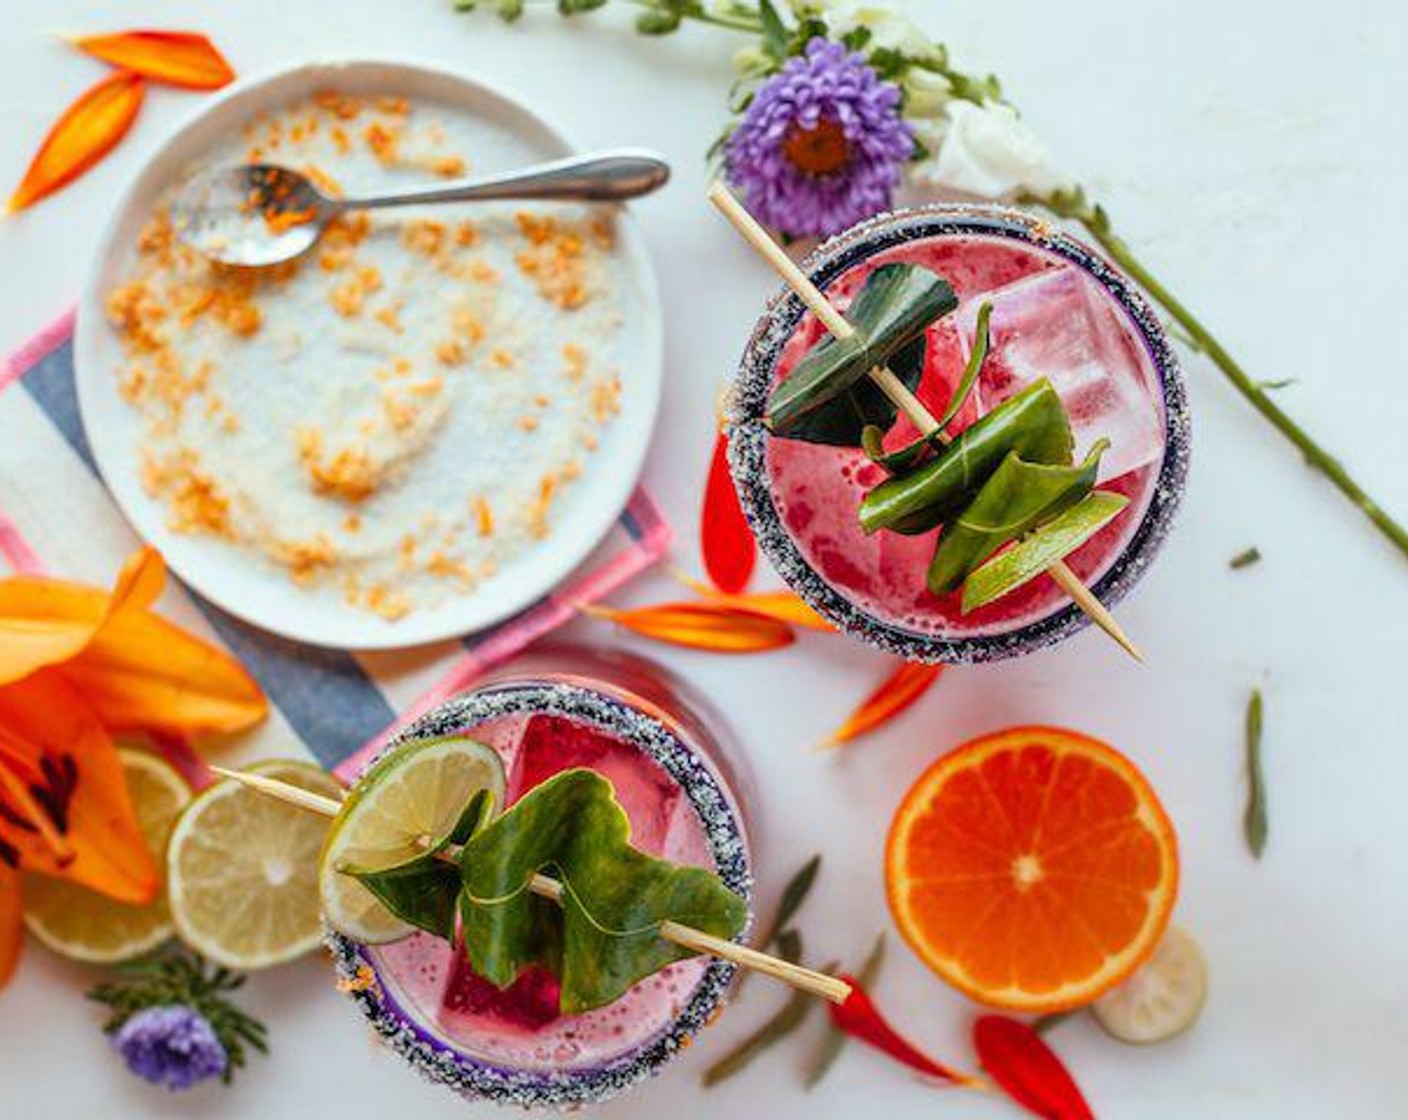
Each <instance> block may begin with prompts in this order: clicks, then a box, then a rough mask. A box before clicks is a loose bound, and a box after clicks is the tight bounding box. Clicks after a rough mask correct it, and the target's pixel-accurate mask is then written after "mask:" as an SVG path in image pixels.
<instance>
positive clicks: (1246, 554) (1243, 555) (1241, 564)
mask: <svg viewBox="0 0 1408 1120" xmlns="http://www.w3.org/2000/svg"><path fill="white" fill-rule="evenodd" d="M1260 559H1261V552H1260V550H1259V549H1257V548H1256V547H1255V546H1253V547H1252V548H1248V549H1244V550H1243V551H1241V552H1239V553H1237V555H1236V556H1234V557H1232V559H1231V560H1229V561H1227V566H1228V567H1229V568H1233V569H1237V568H1249V567H1251V566H1252V565H1253V564H1255V563H1256V562H1257V561H1258V560H1260Z"/></svg>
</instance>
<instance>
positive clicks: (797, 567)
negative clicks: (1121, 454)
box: [728, 205, 1191, 664]
mask: <svg viewBox="0 0 1408 1120" xmlns="http://www.w3.org/2000/svg"><path fill="white" fill-rule="evenodd" d="M974 233H977V234H986V235H990V236H995V237H1008V238H1011V239H1013V240H1015V241H1022V242H1025V243H1027V244H1029V245H1034V246H1036V247H1038V248H1041V249H1045V250H1047V251H1049V252H1051V253H1054V254H1056V255H1057V256H1060V257H1062V258H1064V259H1065V260H1067V261H1070V262H1071V263H1073V264H1076V265H1079V266H1080V267H1081V268H1083V269H1084V270H1085V271H1086V272H1088V273H1089V274H1090V275H1091V276H1093V277H1094V278H1095V279H1096V280H1097V281H1099V282H1100V284H1101V285H1103V286H1104V288H1105V289H1106V290H1107V291H1108V292H1109V293H1110V294H1111V295H1112V296H1114V297H1115V299H1116V300H1117V301H1118V302H1119V304H1120V306H1121V307H1123V308H1124V310H1125V311H1126V312H1127V313H1128V315H1129V317H1130V319H1131V321H1132V322H1133V323H1134V326H1135V328H1136V330H1137V332H1138V334H1139V336H1140V338H1141V339H1142V341H1143V343H1144V347H1145V349H1146V351H1147V352H1148V354H1149V357H1150V360H1151V361H1152V362H1153V364H1154V368H1155V369H1156V370H1157V372H1158V375H1159V381H1160V384H1161V386H1162V389H1163V399H1164V417H1165V423H1164V437H1165V447H1164V457H1163V463H1162V465H1161V467H1160V469H1159V476H1158V479H1157V480H1156V482H1155V485H1154V490H1153V495H1152V497H1151V498H1150V501H1149V506H1148V508H1147V509H1146V510H1145V512H1144V518H1143V520H1142V521H1141V522H1140V524H1139V527H1138V529H1136V530H1135V533H1134V535H1133V536H1132V537H1131V538H1130V540H1129V542H1128V544H1127V545H1126V546H1125V548H1124V551H1123V552H1121V554H1120V555H1119V556H1118V557H1116V559H1115V561H1114V562H1113V563H1112V564H1111V565H1110V567H1109V568H1108V569H1107V570H1106V571H1105V573H1104V574H1103V575H1102V576H1101V577H1100V578H1099V580H1097V581H1096V583H1095V584H1094V585H1093V587H1092V590H1093V591H1094V592H1095V594H1096V595H1097V596H1099V598H1100V599H1101V600H1102V601H1103V602H1104V603H1105V604H1106V605H1107V606H1113V605H1114V604H1115V603H1118V602H1119V601H1120V599H1122V598H1123V597H1124V595H1125V593H1126V592H1127V591H1129V589H1130V588H1131V587H1133V586H1134V584H1135V583H1137V582H1138V580H1139V578H1140V576H1142V575H1143V573H1144V569H1145V568H1146V567H1148V565H1149V563H1150V561H1152V560H1153V558H1154V556H1155V555H1156V554H1157V553H1158V550H1159V547H1160V546H1161V545H1162V544H1163V542H1164V538H1165V537H1166V536H1167V535H1168V531H1169V527H1170V525H1171V524H1172V521H1173V514H1174V511H1175V510H1176V509H1177V508H1178V504H1179V502H1180V501H1181V500H1182V497H1183V491H1184V486H1185V483H1186V481H1187V476H1188V456H1189V451H1190V443H1191V432H1190V420H1189V415H1188V388H1187V384H1186V382H1185V381H1184V377H1183V371H1182V369H1181V368H1180V367H1179V364H1178V359H1177V357H1176V356H1175V355H1174V353H1173V349H1172V347H1171V346H1170V345H1169V341H1168V338H1167V336H1166V335H1165V334H1164V330H1163V326H1162V325H1161V324H1160V322H1159V319H1158V316H1157V315H1156V314H1155V312H1154V310H1153V308H1151V307H1150V306H1149V303H1148V301H1147V300H1145V298H1144V296H1143V295H1142V294H1141V293H1140V292H1139V290H1138V289H1137V288H1136V287H1135V285H1134V283H1133V282H1132V281H1131V280H1129V279H1128V278H1127V277H1125V276H1124V275H1123V274H1122V273H1121V272H1119V271H1118V270H1117V269H1116V268H1115V267H1114V266H1113V265H1111V264H1110V263H1109V262H1108V261H1106V260H1105V258H1104V257H1102V256H1101V255H1100V254H1099V253H1097V252H1095V251H1094V250H1093V249H1090V248H1088V247H1087V246H1085V245H1084V244H1082V243H1081V242H1079V241H1077V240H1076V239H1075V238H1073V237H1070V236H1069V235H1067V234H1065V233H1062V232H1060V231H1059V230H1055V229H1053V228H1052V227H1051V226H1050V225H1048V224H1047V223H1046V222H1043V221H1041V220H1040V219H1038V218H1035V217H1033V216H1032V215H1030V214H1025V213H1022V212H1021V211H1018V210H1012V209H1008V208H1006V207H999V206H965V205H930V206H922V207H917V208H914V209H908V210H896V211H894V212H893V213H887V214H879V215H877V216H876V217H874V218H871V219H869V220H868V221H865V222H862V223H860V224H859V225H856V226H853V227H851V228H850V229H849V230H847V231H845V232H844V233H840V234H837V235H836V236H835V237H833V238H831V239H829V240H828V241H825V242H823V243H822V244H821V245H820V246H818V248H817V249H816V250H815V252H813V253H812V254H811V255H810V256H809V257H808V258H807V259H806V260H805V261H803V262H802V267H803V269H804V270H805V271H806V273H807V274H808V275H809V276H810V277H811V279H812V281H813V282H814V283H816V284H817V285H818V286H820V287H822V288H824V287H825V286H826V285H827V284H829V283H830V282H831V281H832V280H834V279H836V277H838V276H840V275H841V274H842V273H844V272H846V271H847V270H848V269H850V268H852V267H853V266H855V265H856V264H859V263H860V262H861V261H864V260H866V259H867V258H869V257H872V256H874V255H875V254H877V253H880V252H883V251H885V250H887V249H891V248H894V247H895V246H897V245H902V244H904V243H906V242H909V241H917V240H919V239H921V238H928V237H939V236H953V235H960V234H974ZM804 310H805V308H804V307H803V304H802V301H801V299H800V298H798V296H797V295H796V293H794V292H792V291H791V290H790V289H784V290H783V291H781V292H780V293H778V294H777V295H775V296H774V297H773V298H772V299H771V300H770V301H769V303H768V309H767V311H766V313H765V314H764V315H763V317H762V318H761V319H759V320H758V325H757V326H756V327H755V328H754V329H753V334H752V336H751V337H750V339H749V340H748V347H747V349H746V350H745V351H744V353H743V359H742V361H741V363H740V364H739V367H738V373H737V374H736V376H735V378H734V383H733V387H732V391H731V393H730V398H729V405H728V421H729V425H728V429H729V441H728V459H729V469H730V471H731V473H732V474H733V479H734V483H735V485H736V486H737V488H738V492H739V497H740V499H741V500H742V504H743V512H744V514H745V516H746V517H747V519H748V524H749V525H750V526H751V527H752V530H753V534H754V535H755V536H756V537H757V540H758V544H759V546H760V547H761V548H762V550H763V552H764V554H765V555H766V556H767V558H768V560H769V561H770V562H771V563H772V565H773V567H774V568H775V569H776V570H777V573H778V575H780V576H781V577H782V579H783V581H784V582H786V584H787V585H788V586H789V587H791V588H792V590H794V591H795V592H797V594H798V595H800V596H801V597H802V598H803V599H804V600H806V602H807V603H808V604H809V605H810V606H811V607H813V608H814V609H815V610H816V611H817V612H818V613H820V614H821V615H822V616H823V617H825V618H826V619H827V620H828V621H830V622H832V623H834V624H835V625H836V627H837V628H838V629H840V630H842V631H844V632H845V633H848V634H853V635H855V636H856V637H858V638H860V639H861V640H862V641H864V642H867V643H869V644H870V645H872V646H875V647H877V648H879V649H882V650H884V651H885V652H886V653H891V654H894V655H896V656H899V657H903V658H906V659H907V660H910V661H928V662H943V663H945V664H974V663H978V662H984V661H1000V660H1003V659H1005V658H1008V657H1018V656H1021V655H1023V654H1027V653H1032V652H1034V651H1036V650H1039V649H1042V648H1044V647H1046V646H1050V645H1054V644H1055V643H1057V642H1060V641H1062V640H1064V639H1065V638H1068V637H1070V636H1071V635H1072V634H1074V633H1075V632H1076V631H1078V630H1080V629H1081V628H1082V627H1083V626H1085V625H1086V624H1087V623H1088V622H1089V621H1090V620H1089V619H1088V618H1086V616H1085V615H1084V614H1083V613H1082V612H1081V610H1080V609H1079V608H1078V607H1076V606H1075V604H1073V603H1067V604H1066V605H1065V606H1064V607H1061V608H1060V609H1058V610H1055V611H1053V612H1052V613H1051V614H1049V615H1047V616H1046V617H1045V618H1041V619H1037V620H1036V621H1034V622H1029V623H1026V624H1024V625H1023V626H1020V627H1018V628H1017V629H1016V630H1012V631H1009V632H1007V633H1003V634H973V635H965V636H962V637H943V636H940V635H936V634H922V633H919V632H917V631H914V630H910V629H907V628H905V627H901V626H897V625H895V624H893V623H891V622H887V621H885V620H883V619H880V618H876V617H875V616H874V615H873V614H871V613H869V612H868V611H865V610H862V609H861V608H860V607H858V606H857V605H856V604H854V603H852V602H851V601H850V600H849V599H847V598H846V597H845V596H844V595H843V594H842V593H841V592H840V591H838V590H837V589H836V588H834V587H832V586H831V584H830V583H828V582H827V581H826V579H825V578H824V577H823V576H822V575H821V573H819V572H818V571H817V570H816V569H815V568H813V567H812V566H811V564H810V563H809V562H808V561H807V559H806V557H805V556H803V555H802V552H801V550H800V549H799V548H798V547H797V544H796V542H795V541H794V540H793V539H792V536H791V534H790V533H789V532H788V531H787V527H786V525H785V524H784V523H783V520H782V516H781V514H780V513H779V512H778V509H777V507H776V505H775V504H774V502H773V496H772V487H771V485H770V483H769V479H768V471H767V460H766V455H767V441H768V439H769V438H771V437H770V436H769V434H768V431H767V428H766V426H765V425H764V423H763V416H764V414H765V412H766V410H767V399H768V391H769V389H770V388H771V386H772V382H773V375H774V373H775V371H776V368H777V363H778V361H779V360H780V358H781V356H782V350H783V347H784V346H785V345H786V344H787V340H788V339H790V338H791V337H792V335H793V333H795V331H796V329H797V326H798V324H799V323H800V322H801V320H802V315H803V313H804Z"/></svg>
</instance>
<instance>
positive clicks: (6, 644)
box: [0, 576, 108, 685]
mask: <svg viewBox="0 0 1408 1120" xmlns="http://www.w3.org/2000/svg"><path fill="white" fill-rule="evenodd" d="M107 607H108V597H107V595H105V594H104V593H103V592H101V591H98V590H96V589H94V588H89V587H79V586H77V585H76V584H72V583H63V582H61V581H59V580H54V579H42V578H38V577H35V576H15V577H13V578H11V579H4V580H0V685H3V684H6V683H8V682H9V681H14V680H19V679H20V678H21V677H24V676H28V675H29V674H30V673H32V672H34V671H35V670H36V669H42V668H43V667H44V666H45V665H56V664H58V663H59V662H61V661H67V660H68V659H69V658H70V657H73V656H74V655H75V654H77V653H78V651H79V650H81V649H82V648H83V647H84V646H86V645H87V644H88V642H89V641H90V640H91V639H92V637H93V634H94V632H95V631H96V630H97V629H98V626H99V625H100V624H101V623H102V621H103V618H104V617H105V616H106V613H107Z"/></svg>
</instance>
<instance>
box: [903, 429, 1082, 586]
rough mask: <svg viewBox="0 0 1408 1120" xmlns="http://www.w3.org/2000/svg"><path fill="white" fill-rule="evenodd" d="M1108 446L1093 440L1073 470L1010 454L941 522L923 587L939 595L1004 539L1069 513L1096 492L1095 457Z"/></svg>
mask: <svg viewBox="0 0 1408 1120" xmlns="http://www.w3.org/2000/svg"><path fill="white" fill-rule="evenodd" d="M1109 446H1110V441H1109V440H1107V439H1100V440H1096V442H1095V444H1094V446H1092V447H1091V449H1090V451H1089V453H1088V454H1087V455H1086V457H1085V461H1084V462H1083V463H1081V464H1079V465H1078V466H1074V467H1061V466H1053V465H1051V464H1048V463H1028V462H1027V461H1026V460H1024V459H1023V458H1022V457H1021V456H1020V455H1018V454H1017V453H1016V452H1015V451H1012V452H1009V453H1008V455H1007V458H1005V459H1003V460H1002V463H1001V464H1000V465H999V466H998V468H997V470H995V471H993V472H992V475H991V476H990V477H989V478H988V480H987V481H986V482H985V483H983V488H982V489H981V490H979V491H978V495H977V497H975V498H974V499H973V500H972V501H971V502H970V503H969V504H968V507H967V508H966V509H965V510H964V511H963V512H962V513H960V514H959V515H958V516H957V517H955V518H954V519H953V520H951V521H948V522H946V523H945V524H944V531H943V533H942V535H941V536H940V537H939V545H938V548H936V549H935V550H934V559H933V561H932V562H931V563H930V564H929V574H928V579H927V582H928V587H929V590H930V591H931V592H932V593H933V594H935V595H944V594H946V593H948V592H950V591H952V590H954V589H955V588H956V587H958V586H959V585H960V584H961V583H962V582H963V581H964V579H966V578H967V576H968V574H969V573H970V572H972V571H973V569H975V568H976V567H978V565H979V564H981V563H982V562H983V561H984V560H986V559H987V558H988V557H989V556H991V555H992V554H993V553H994V552H996V551H997V550H998V549H999V548H1001V547H1002V546H1003V545H1004V544H1006V543H1007V542H1008V541H1014V540H1017V539H1018V538H1020V537H1024V536H1026V535H1027V534H1028V533H1029V532H1031V531H1032V530H1033V529H1035V528H1036V527H1037V526H1038V525H1040V524H1041V523H1042V522H1044V521H1050V520H1051V519H1052V518H1053V517H1055V516H1057V515H1058V514H1060V513H1063V512H1064V511H1066V510H1068V509H1070V508H1071V507H1072V506H1073V505H1075V504H1076V503H1077V502H1079V501H1080V500H1081V499H1082V498H1084V497H1085V496H1086V495H1087V494H1089V493H1090V491H1091V490H1093V489H1094V488H1095V475H1096V472H1097V471H1098V470H1099V467H1100V456H1101V455H1102V454H1104V452H1105V449H1106V448H1107V447H1109Z"/></svg>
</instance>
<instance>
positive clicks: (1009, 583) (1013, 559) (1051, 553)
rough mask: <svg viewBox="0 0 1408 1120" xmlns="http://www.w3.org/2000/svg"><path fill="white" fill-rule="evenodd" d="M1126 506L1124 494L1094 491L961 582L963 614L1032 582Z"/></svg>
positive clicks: (1126, 499)
mask: <svg viewBox="0 0 1408 1120" xmlns="http://www.w3.org/2000/svg"><path fill="white" fill-rule="evenodd" d="M1127 505H1129V499H1128V498H1126V497H1125V496H1124V495H1123V494H1111V493H1108V492H1107V491H1104V490H1096V491H1095V492H1094V493H1092V494H1087V495H1086V496H1085V498H1084V499H1083V500H1082V501H1080V502H1079V503H1077V504H1076V505H1074V506H1072V507H1071V508H1070V509H1068V510H1066V512H1065V513H1063V514H1061V515H1060V516H1059V517H1057V518H1055V519H1053V520H1051V521H1049V522H1047V523H1046V524H1045V525H1043V526H1042V527H1041V528H1040V529H1037V530H1036V531H1035V532H1033V533H1031V534H1030V535H1029V536H1027V538H1026V539H1025V540H1020V541H1018V542H1017V543H1016V544H1014V545H1013V546H1012V547H1011V548H1009V549H1008V550H1007V551H1006V552H1000V553H998V554H997V555H996V556H994V557H993V558H992V559H991V560H989V561H988V562H987V563H986V564H984V565H983V566H982V567H981V568H979V569H978V570H977V571H975V572H974V573H973V574H972V575H970V576H969V577H968V578H967V579H966V580H965V581H964V583H963V613H964V614H967V613H968V612H969V611H972V610H976V609H977V608H978V607H981V606H984V605H986V604H988V603H991V602H992V601H993V600H994V599H1000V598H1001V597H1002V596H1003V595H1006V594H1007V593H1008V592H1009V591H1011V590H1012V589H1013V588H1015V587H1020V586H1021V585H1022V584H1024V583H1026V582H1027V581H1028V580H1029V579H1034V578H1035V577H1036V576H1039V575H1040V574H1041V573H1042V572H1044V571H1046V569H1047V568H1049V567H1051V565H1052V564H1054V563H1056V561H1057V560H1060V559H1061V558H1062V557H1064V556H1068V555H1069V554H1070V553H1072V552H1074V551H1075V550H1076V549H1078V548H1079V547H1080V546H1081V545H1083V544H1084V543H1085V542H1086V541H1088V540H1089V539H1090V538H1091V537H1093V536H1094V535H1095V534H1096V533H1097V532H1099V531H1100V530H1101V529H1102V528H1103V527H1104V526H1105V525H1106V524H1107V523H1108V522H1109V521H1110V520H1111V519H1112V518H1113V517H1114V516H1115V515H1116V514H1118V513H1119V512H1120V510H1122V509H1124V507H1125V506H1127Z"/></svg>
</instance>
